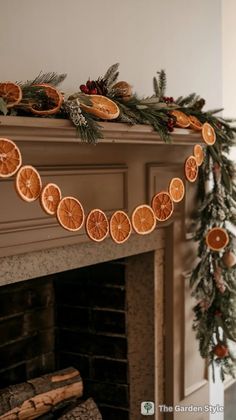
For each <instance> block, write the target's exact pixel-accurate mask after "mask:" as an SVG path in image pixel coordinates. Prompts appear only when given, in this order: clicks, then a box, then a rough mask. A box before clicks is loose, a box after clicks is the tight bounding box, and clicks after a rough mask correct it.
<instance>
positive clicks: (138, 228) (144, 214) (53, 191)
mask: <svg viewBox="0 0 236 420" xmlns="http://www.w3.org/2000/svg"><path fill="white" fill-rule="evenodd" d="M93 96H99V95H93ZM175 112H176V111H175ZM184 115H185V114H184ZM210 127H211V126H210ZM203 128H204V127H203ZM205 128H206V127H205ZM202 131H203V129H202ZM213 131H214V129H213ZM194 155H195V156H189V157H188V158H187V159H186V161H185V175H186V178H187V179H188V180H189V181H190V182H194V181H195V180H196V178H197V175H198V166H199V165H200V164H201V163H202V161H203V159H204V152H203V149H202V147H201V145H199V144H196V145H195V146H194ZM21 163H22V158H21V153H20V150H19V149H18V147H17V146H16V144H15V143H14V142H13V141H12V140H9V139H0V177H8V176H11V175H13V174H15V173H16V172H17V171H18V169H19V168H20V166H21ZM16 190H17V192H18V194H19V195H20V197H21V198H22V199H23V200H25V201H27V202H32V201H35V200H36V199H37V198H38V197H39V196H40V202H41V205H42V207H43V209H44V210H45V212H46V213H48V214H50V215H54V214H56V215H57V219H58V221H59V223H60V225H61V226H62V227H63V228H65V229H67V230H69V231H78V230H79V229H81V228H82V226H83V224H84V219H85V215H84V210H83V207H82V205H81V203H80V202H79V201H78V200H77V199H76V198H74V197H64V198H63V199H61V191H60V188H59V187H58V186H57V185H56V184H53V183H49V184H47V185H45V187H44V188H43V189H42V181H41V178H40V175H39V173H38V171H37V170H36V169H35V168H34V167H33V166H30V165H26V166H22V167H21V168H20V169H19V171H18V173H17V175H16ZM184 194H185V187H184V183H183V181H182V180H181V179H180V178H173V179H172V180H171V181H170V184H169V193H168V192H166V191H161V192H159V193H157V194H156V195H155V196H154V197H153V199H152V207H150V206H148V205H146V204H143V205H140V206H137V207H136V208H135V210H134V211H133V213H132V225H133V228H134V230H135V232H136V233H138V234H140V235H146V234H148V233H151V232H152V231H153V230H154V229H155V227H156V220H158V221H165V220H168V219H169V218H170V217H171V215H172V213H173V210H174V204H173V202H175V203H178V202H180V201H181V200H182V199H183V197H184ZM132 225H131V221H130V219H129V217H128V215H127V214H126V213H125V212H124V211H122V210H118V211H116V212H115V213H114V214H113V215H112V217H111V219H110V224H109V222H108V219H107V217H106V214H105V213H104V212H103V211H102V210H100V209H94V210H92V211H91V212H90V213H89V214H88V216H87V219H86V232H87V234H88V236H89V237H90V238H91V239H92V240H94V241H95V242H101V241H103V240H104V239H105V238H106V237H107V236H108V233H109V226H110V235H111V237H112V239H113V240H114V241H115V242H116V243H118V244H121V243H123V242H125V241H126V240H127V239H128V238H129V237H130V235H131V231H132ZM214 229H218V231H219V232H220V234H218V236H217V237H216V239H215V243H216V244H215V245H212V244H211V242H212V241H213V243H214V234H215V233H216V232H215V230H214ZM214 229H212V230H213V231H214V232H213V236H211V232H209V233H208V235H207V237H206V241H207V244H208V243H209V245H208V246H209V247H210V248H211V249H214V250H216V249H217V246H219V242H220V243H221V238H222V232H224V233H225V234H226V235H227V232H226V231H224V229H221V228H214ZM212 237H213V239H212ZM209 239H210V242H209ZM227 243H228V240H226V245H227ZM226 245H224V246H226ZM219 249H222V247H221V248H219ZM217 250H218V249H217Z"/></svg>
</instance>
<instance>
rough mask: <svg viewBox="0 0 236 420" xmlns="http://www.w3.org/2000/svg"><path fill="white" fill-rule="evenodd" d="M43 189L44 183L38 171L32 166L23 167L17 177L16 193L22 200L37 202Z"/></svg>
mask: <svg viewBox="0 0 236 420" xmlns="http://www.w3.org/2000/svg"><path fill="white" fill-rule="evenodd" d="M41 189H42V181H41V177H40V175H39V173H38V171H37V170H36V169H35V168H34V167H33V166H30V165H25V166H22V167H21V168H20V169H19V171H18V172H17V175H16V191H17V192H18V194H19V196H20V197H21V198H22V200H24V201H27V202H29V203H30V202H32V201H35V200H37V198H38V197H39V196H40V193H41Z"/></svg>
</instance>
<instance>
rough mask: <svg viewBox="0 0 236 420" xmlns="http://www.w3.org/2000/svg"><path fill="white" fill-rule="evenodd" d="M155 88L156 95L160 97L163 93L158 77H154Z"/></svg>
mask: <svg viewBox="0 0 236 420" xmlns="http://www.w3.org/2000/svg"><path fill="white" fill-rule="evenodd" d="M153 90H154V93H155V96H156V97H157V98H160V97H161V93H160V89H159V85H158V81H157V78H156V77H153Z"/></svg>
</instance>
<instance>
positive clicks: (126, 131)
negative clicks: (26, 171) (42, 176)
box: [0, 116, 202, 145]
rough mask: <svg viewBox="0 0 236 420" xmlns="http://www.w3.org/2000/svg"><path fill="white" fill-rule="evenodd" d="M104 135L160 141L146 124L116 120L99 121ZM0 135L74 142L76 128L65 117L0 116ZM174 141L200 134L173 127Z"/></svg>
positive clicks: (198, 139)
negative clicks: (129, 123)
mask: <svg viewBox="0 0 236 420" xmlns="http://www.w3.org/2000/svg"><path fill="white" fill-rule="evenodd" d="M99 124H100V126H101V127H102V131H103V135H104V138H103V139H101V140H99V142H102V143H121V144H162V145H163V140H162V139H161V138H160V136H159V135H158V134H157V133H156V132H155V131H154V130H153V128H152V127H151V126H148V125H135V126H129V125H128V124H123V123H117V122H99ZM0 136H1V137H9V138H10V139H12V140H15V141H21V142H29V141H30V142H50V143H52V142H53V143H54V142H55V143H63V142H66V143H68V142H71V143H75V142H78V137H77V136H76V130H75V128H74V126H73V125H72V123H71V122H70V121H69V120H65V119H56V118H36V117H35V118H34V117H12V116H0ZM171 139H172V143H173V144H175V145H189V144H195V143H197V142H201V141H202V137H201V134H200V133H199V132H194V131H193V130H188V129H180V128H178V129H175V131H174V133H173V134H172V135H171Z"/></svg>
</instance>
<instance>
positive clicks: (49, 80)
mask: <svg viewBox="0 0 236 420" xmlns="http://www.w3.org/2000/svg"><path fill="white" fill-rule="evenodd" d="M66 77H67V74H66V73H62V74H57V73H55V72H49V73H43V72H40V73H39V74H38V76H36V77H35V79H33V80H27V81H26V82H17V83H18V84H19V85H20V86H21V88H22V89H27V88H28V87H30V86H32V85H36V84H42V83H46V84H49V85H51V86H58V85H60V84H61V83H62V82H63V81H64V80H65V79H66Z"/></svg>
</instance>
